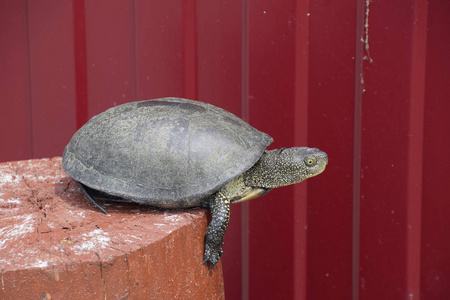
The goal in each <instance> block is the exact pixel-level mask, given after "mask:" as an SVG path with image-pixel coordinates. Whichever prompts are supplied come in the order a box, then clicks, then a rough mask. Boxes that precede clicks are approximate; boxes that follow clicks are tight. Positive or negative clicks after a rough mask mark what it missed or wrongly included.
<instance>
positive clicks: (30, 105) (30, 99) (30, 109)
mask: <svg viewBox="0 0 450 300" xmlns="http://www.w3.org/2000/svg"><path fill="white" fill-rule="evenodd" d="M25 9H26V22H27V23H26V28H27V43H28V45H27V59H28V62H27V64H28V78H27V90H28V93H27V100H28V113H29V114H28V118H29V120H28V121H29V122H28V125H29V133H30V154H31V158H34V152H35V151H34V131H33V123H34V121H33V93H32V90H31V80H32V78H31V34H30V5H29V3H28V0H25Z"/></svg>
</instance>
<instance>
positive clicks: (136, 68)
mask: <svg viewBox="0 0 450 300" xmlns="http://www.w3.org/2000/svg"><path fill="white" fill-rule="evenodd" d="M136 10H137V4H136V0H133V16H132V18H133V45H132V46H133V47H134V49H133V50H134V59H133V62H134V65H133V76H134V78H133V80H134V91H133V92H134V94H133V100H135V101H136V100H142V99H140V93H139V63H138V58H139V52H138V51H139V48H138V38H137V34H138V33H137V32H138V29H137V28H138V21H137V15H138V14H137V11H136Z"/></svg>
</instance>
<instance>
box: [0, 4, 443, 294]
mask: <svg viewBox="0 0 450 300" xmlns="http://www.w3.org/2000/svg"><path fill="white" fill-rule="evenodd" d="M449 15H450V4H449V3H448V1H446V0H436V1H429V3H428V2H427V1H426V0H398V1H390V0H381V1H366V0H359V1H356V0H343V1H330V0H317V1H310V0H280V1H270V0H258V1H256V0H241V1H224V0H207V1H206V0H204V1H201V0H185V1H182V0H174V1H167V0H152V1H145V0H121V1H108V2H106V1H99V0H97V1H94V0H85V1H81V0H71V1H68V0H66V1H64V0H45V1H44V0H34V1H30V0H28V1H27V0H21V1H18V0H0V62H1V64H0V161H8V160H19V159H28V158H33V157H36V158H37V157H51V156H59V155H61V153H62V150H63V148H64V146H65V144H66V143H67V142H68V141H69V139H70V137H71V136H72V134H73V133H74V132H75V130H76V129H77V128H79V127H80V126H81V125H82V124H84V123H85V122H86V121H87V120H88V119H89V118H90V117H92V116H93V115H95V114H97V113H99V112H101V111H103V110H105V109H106V108H108V107H111V106H113V105H118V104H121V103H124V102H128V101H133V100H137V99H151V98H156V97H162V96H180V97H187V98H194V99H200V100H203V101H206V102H210V103H213V104H215V105H218V106H221V107H223V108H225V109H228V110H230V111H231V112H233V113H235V114H237V115H240V116H242V117H243V118H244V119H246V120H247V121H249V122H250V123H251V124H252V125H253V126H255V127H257V128H258V129H260V130H263V131H265V132H267V133H269V134H270V135H271V136H273V137H274V139H275V143H274V145H273V147H290V146H294V145H297V146H300V145H308V146H314V147H318V148H320V149H322V150H324V151H326V152H327V153H328V155H329V159H330V164H329V166H328V167H327V170H326V172H325V173H324V174H322V175H320V176H319V177H317V178H312V179H310V180H308V182H307V183H302V184H299V185H297V186H291V187H286V188H280V189H277V190H274V191H273V192H271V193H270V194H268V195H267V196H265V197H263V198H260V199H257V200H253V201H250V202H248V203H242V204H237V205H236V206H234V207H232V212H231V215H232V216H231V225H230V228H229V230H228V233H227V235H226V238H225V243H226V244H225V249H224V251H225V255H224V257H223V265H224V272H225V284H226V295H227V298H229V299H310V300H311V299H355V300H356V299H362V300H378V299H408V300H410V299H426V300H428V299H450V242H449V240H450V239H449V238H448V231H449V229H450V218H449V217H448V216H449V215H450V202H449V199H450V197H449V195H450V185H449V184H448V183H447V181H448V179H449V174H450V172H449V169H450V158H449V156H448V155H447V154H448V153H450V139H449V132H450V122H449V121H448V116H449V113H450V102H449V101H448V100H447V98H448V95H449V94H450V87H449V85H448V82H450V75H449V74H450V72H449V71H450V56H449V55H448V53H450V36H449V34H448V28H450V19H449V18H448V16H449Z"/></svg>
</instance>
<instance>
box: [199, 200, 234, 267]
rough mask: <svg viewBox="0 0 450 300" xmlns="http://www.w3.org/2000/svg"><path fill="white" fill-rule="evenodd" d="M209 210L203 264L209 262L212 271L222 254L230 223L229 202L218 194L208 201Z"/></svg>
mask: <svg viewBox="0 0 450 300" xmlns="http://www.w3.org/2000/svg"><path fill="white" fill-rule="evenodd" d="M210 210H211V215H212V219H211V223H210V224H209V226H208V229H207V230H206V239H205V240H206V241H205V254H204V257H203V258H204V260H203V263H206V262H208V261H209V262H210V263H211V269H210V270H212V268H214V266H215V265H216V264H217V263H218V262H219V259H220V257H221V256H222V254H223V251H222V245H223V236H224V235H225V231H226V230H227V227H228V222H229V221H230V200H229V199H228V198H227V197H226V196H225V195H224V194H223V193H222V192H218V193H217V194H216V195H215V197H213V198H212V199H211V201H210Z"/></svg>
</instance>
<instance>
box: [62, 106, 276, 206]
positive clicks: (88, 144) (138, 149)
mask: <svg viewBox="0 0 450 300" xmlns="http://www.w3.org/2000/svg"><path fill="white" fill-rule="evenodd" d="M272 141H273V140H272V138H271V137H270V136H269V135H267V134H265V133H263V132H260V131H258V130H256V129H255V128H253V127H251V126H250V125H249V124H247V123H246V122H244V121H243V120H241V119H240V118H238V117H236V116H235V115H233V114H232V113H230V112H227V111H225V110H223V109H221V108H218V107H216V106H213V105H210V104H206V103H203V102H199V101H192V100H187V99H180V98H161V99H155V100H147V101H138V102H130V103H126V104H123V105H119V106H116V107H113V108H111V109H108V110H107V111H105V112H103V113H101V114H99V115H97V116H94V117H93V118H92V119H91V120H89V121H88V122H87V123H86V124H85V125H84V126H83V127H82V128H80V129H79V130H78V131H77V132H76V133H75V134H74V136H73V137H72V139H71V141H70V142H69V144H68V145H67V146H66V148H65V150H64V154H63V159H62V167H63V170H64V171H65V172H66V173H67V174H68V175H69V176H70V177H72V178H73V179H74V180H76V181H79V182H81V183H83V184H84V185H86V186H88V187H90V188H92V189H95V190H98V191H101V192H104V193H107V194H111V195H114V196H119V197H122V198H125V199H128V200H129V201H133V202H139V203H143V204H148V205H152V206H158V207H174V208H183V207H192V206H197V205H200V204H201V200H202V199H204V198H205V197H207V196H209V195H211V194H212V193H214V192H215V191H217V190H218V189H220V187H222V186H223V185H225V184H226V183H227V182H229V181H230V180H232V179H233V178H235V177H236V176H238V175H240V174H242V173H243V172H245V171H246V170H248V169H249V168H250V167H251V166H253V165H254V164H255V162H256V161H258V159H259V158H260V157H261V155H262V154H263V153H264V150H265V148H266V147H267V146H268V145H269V144H270V143H272Z"/></svg>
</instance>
